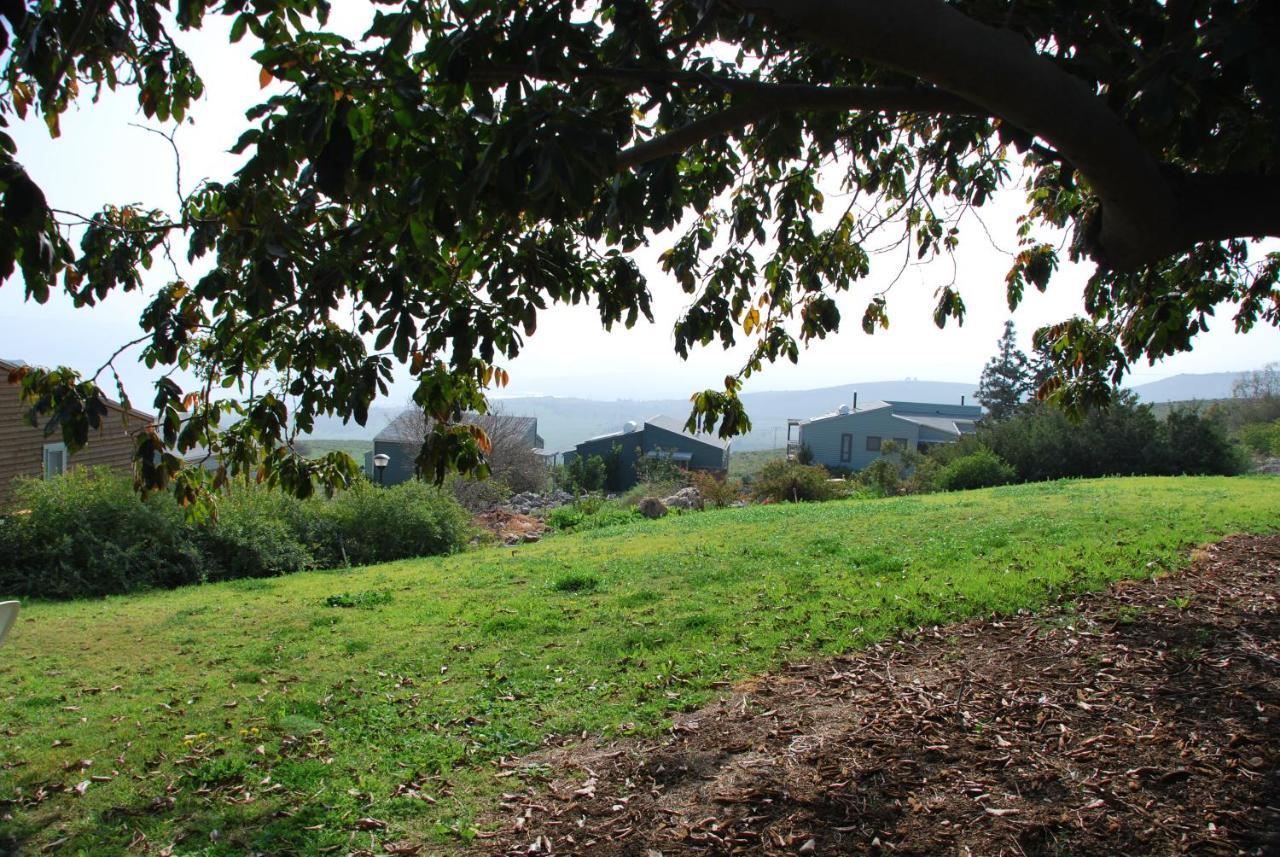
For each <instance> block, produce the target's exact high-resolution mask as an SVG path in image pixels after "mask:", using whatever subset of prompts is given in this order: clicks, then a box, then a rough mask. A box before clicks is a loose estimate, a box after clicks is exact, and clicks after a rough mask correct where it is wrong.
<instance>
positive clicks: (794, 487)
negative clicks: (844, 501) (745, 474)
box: [751, 461, 836, 503]
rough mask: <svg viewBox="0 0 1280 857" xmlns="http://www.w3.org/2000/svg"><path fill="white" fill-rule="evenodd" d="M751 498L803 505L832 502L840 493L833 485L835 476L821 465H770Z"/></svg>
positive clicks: (753, 484) (762, 472)
mask: <svg viewBox="0 0 1280 857" xmlns="http://www.w3.org/2000/svg"><path fill="white" fill-rule="evenodd" d="M751 494H752V496H754V497H755V498H756V499H757V500H768V501H771V502H778V503H800V502H803V501H807V500H831V499H833V498H834V497H835V496H836V489H835V486H833V485H832V483H831V474H830V473H828V472H827V469H826V468H825V467H823V466H822V465H821V464H800V463H799V462H795V461H770V462H769V463H768V464H766V465H765V466H764V467H763V468H761V470H760V473H759V475H757V476H756V478H755V479H753V480H752V481H751Z"/></svg>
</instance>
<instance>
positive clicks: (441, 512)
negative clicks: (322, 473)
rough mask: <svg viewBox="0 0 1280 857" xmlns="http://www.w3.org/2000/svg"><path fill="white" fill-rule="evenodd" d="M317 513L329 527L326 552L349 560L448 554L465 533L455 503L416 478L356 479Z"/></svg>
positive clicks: (465, 525) (466, 527)
mask: <svg viewBox="0 0 1280 857" xmlns="http://www.w3.org/2000/svg"><path fill="white" fill-rule="evenodd" d="M313 502H319V503H323V501H320V500H316V501H313ZM321 514H322V515H323V516H324V517H325V518H327V519H328V520H329V522H330V524H331V527H332V529H331V533H332V538H333V539H334V540H335V543H334V544H333V545H332V546H331V547H330V551H331V552H332V553H336V554H337V555H338V556H340V557H341V559H342V561H343V562H345V563H348V564H350V565H368V564H370V563H375V562H389V561H391V560H396V559H405V558H407V557H416V556H434V555H436V554H447V553H453V552H454V551H456V550H458V549H459V548H460V547H461V546H462V545H464V544H465V543H466V541H467V538H468V537H469V535H470V519H469V517H468V515H467V513H466V512H465V511H464V510H463V508H462V507H461V506H459V505H458V502H457V501H456V500H454V499H453V497H452V496H451V495H449V494H448V493H447V492H445V491H441V490H439V489H437V488H434V487H432V486H429V485H427V484H426V483H423V482H417V481H412V482H405V483H402V484H400V485H395V486H392V487H390V488H378V487H375V486H373V485H371V484H369V483H368V482H360V483H357V484H356V485H354V486H352V487H351V488H349V489H348V490H346V491H343V492H342V493H341V494H338V495H337V496H335V497H334V498H333V499H332V500H331V501H329V502H327V503H323V505H322V506H321Z"/></svg>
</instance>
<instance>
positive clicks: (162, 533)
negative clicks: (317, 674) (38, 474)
mask: <svg viewBox="0 0 1280 857" xmlns="http://www.w3.org/2000/svg"><path fill="white" fill-rule="evenodd" d="M17 505H18V507H19V508H22V509H23V510H24V511H23V512H22V513H19V514H14V515H10V516H7V517H0V594H4V595H24V596H35V597H41V598H76V597H83V596H95V595H110V594H115V593H123V592H133V591H137V590H141V589H150V588H156V587H173V586H181V585H184V584H189V583H201V582H205V581H215V580H230V579H235V578H243V577H270V576H275V575H280V574H287V573H289V572H294V571H301V570H304V569H309V568H337V567H343V566H347V565H366V564H369V563H375V562H384V561H387V560H393V559H403V558H406V557H415V556H431V555H435V554H447V553H452V552H453V551H455V550H458V549H459V548H460V547H462V545H464V544H465V543H466V540H467V538H468V536H469V535H470V530H469V520H468V518H467V516H466V515H465V514H464V513H463V512H462V510H461V509H460V508H459V507H458V505H457V504H456V503H455V502H453V500H452V498H450V497H449V496H448V494H446V493H442V492H440V491H438V490H436V489H434V488H431V487H429V486H427V485H424V484H422V483H420V482H412V483H406V484H404V485H398V486H395V487H393V488H387V489H379V488H375V487H373V486H372V485H369V484H368V483H367V482H360V483H357V484H356V485H354V486H353V487H352V488H351V490H348V491H345V492H343V493H342V494H341V495H339V496H338V497H336V498H334V499H333V500H324V499H321V498H312V499H310V500H298V499H297V498H293V497H290V496H287V495H285V494H283V493H281V492H279V491H265V490H261V489H256V488H254V487H252V486H248V485H238V486H236V490H233V491H232V492H231V493H229V494H228V495H226V496H224V497H222V498H221V499H220V504H219V506H220V508H219V515H218V517H217V520H216V521H206V522H202V523H197V522H191V521H189V520H188V518H187V516H186V515H184V513H183V511H182V509H181V508H179V506H178V504H177V503H176V502H175V501H174V499H173V497H171V496H169V495H167V494H156V495H152V496H150V497H147V498H146V499H145V500H144V499H142V498H140V497H138V495H137V494H136V493H135V492H134V491H133V488H132V486H131V484H130V482H129V479H128V478H127V477H124V476H121V475H119V474H117V473H114V472H112V471H109V470H93V469H76V470H72V471H69V472H68V473H66V474H64V475H63V476H60V477H58V478H57V479H52V480H48V481H39V480H31V481H26V482H22V483H20V485H19V489H18V504H17Z"/></svg>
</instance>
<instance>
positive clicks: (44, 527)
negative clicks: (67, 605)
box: [0, 468, 204, 598]
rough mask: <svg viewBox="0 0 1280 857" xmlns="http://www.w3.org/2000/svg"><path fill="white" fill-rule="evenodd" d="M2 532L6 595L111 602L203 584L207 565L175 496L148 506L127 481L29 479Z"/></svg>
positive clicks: (1, 584) (92, 471) (96, 472)
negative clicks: (125, 595) (117, 596)
mask: <svg viewBox="0 0 1280 857" xmlns="http://www.w3.org/2000/svg"><path fill="white" fill-rule="evenodd" d="M17 506H18V508H21V509H24V510H27V511H26V512H25V513H24V514H20V515H14V516H12V517H11V518H10V519H9V521H8V522H7V523H6V525H5V526H4V527H3V529H4V531H5V533H6V535H5V536H4V539H5V541H6V542H8V543H9V544H8V546H7V547H8V548H9V549H6V550H5V551H3V552H0V592H4V593H6V594H12V595H28V596H39V597H46V598H72V597H77V596H85V595H109V594H114V593H120V592H129V591H132V590H135V589H145V588H149V587H155V586H178V585H181V584H184V583H194V582H197V581H199V580H201V579H202V577H203V573H204V567H203V560H202V557H201V554H200V552H199V550H198V549H197V548H196V546H195V545H194V544H193V540H192V539H191V533H190V530H189V528H188V526H187V524H186V523H185V520H184V517H183V513H182V510H181V509H179V508H178V505H177V503H175V502H174V500H173V498H172V496H171V495H168V494H155V495H152V496H151V497H150V498H148V499H147V500H145V501H144V500H142V499H141V498H140V497H139V496H138V495H137V494H136V493H135V492H134V490H133V485H132V483H131V481H130V479H129V478H128V477H127V476H124V475H123V474H120V473H116V472H113V471H111V470H106V469H101V468H77V469H75V470H72V471H69V472H68V473H65V474H63V475H62V476H60V477H58V478H57V479H50V480H47V481H45V480H35V479H32V480H22V481H20V482H19V483H18V486H17Z"/></svg>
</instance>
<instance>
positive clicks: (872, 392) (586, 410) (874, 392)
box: [311, 372, 1244, 452]
mask: <svg viewBox="0 0 1280 857" xmlns="http://www.w3.org/2000/svg"><path fill="white" fill-rule="evenodd" d="M1242 374H1244V373H1243V372H1213V373H1208V374H1202V375H1192V374H1183V375H1174V376H1173V377H1171V378H1165V379H1162V380H1160V381H1152V382H1150V383H1147V384H1138V385H1137V386H1135V387H1133V388H1132V389H1133V391H1134V392H1135V393H1137V394H1138V396H1139V398H1141V399H1142V401H1144V402H1152V403H1159V402H1185V401H1191V400H1198V401H1202V402H1207V401H1209V400H1213V399H1226V398H1230V397H1231V388H1232V386H1233V385H1234V384H1235V381H1236V379H1237V378H1239V377H1240V376H1241V375H1242ZM977 387H978V385H977V382H976V381H975V382H974V383H972V384H965V383H956V382H950V381H916V380H904V381H871V382H867V383H862V384H842V385H840V386H838V387H821V388H818V389H814V390H778V391H772V392H762V393H744V394H743V396H742V401H743V404H744V405H746V408H747V413H748V414H750V416H751V423H752V427H753V428H752V431H751V432H750V433H749V434H747V435H744V436H742V437H738V438H735V439H734V441H733V448H734V449H735V450H738V451H740V452H746V451H749V450H756V449H773V448H775V447H782V446H785V445H786V440H787V420H788V419H790V418H793V417H798V418H802V419H803V418H807V417H814V416H818V415H819V414H825V413H830V412H831V411H833V410H835V409H836V407H838V406H839V405H844V404H852V403H853V395H854V393H857V394H858V400H859V402H863V403H865V402H870V401H874V400H876V399H895V400H901V401H908V402H945V403H955V404H959V402H960V397H961V396H964V397H966V401H967V402H969V403H973V404H976V400H975V398H974V396H975V391H976V390H977ZM493 405H494V406H495V407H496V408H498V409H500V410H501V411H502V412H503V413H507V414H511V415H513V416H528V417H537V418H538V433H539V434H540V435H542V438H543V440H544V441H545V443H546V448H547V449H548V450H550V451H555V452H562V451H564V450H566V449H572V448H573V446H574V445H576V444H577V443H579V442H580V441H583V440H585V439H586V438H589V437H594V436H596V435H601V434H607V433H608V432H613V431H618V430H619V429H621V428H622V426H623V424H624V423H626V422H627V421H629V420H635V421H637V422H639V421H641V420H644V419H645V418H646V417H652V416H655V415H657V414H665V415H666V416H669V417H676V418H679V419H683V418H685V417H687V416H688V414H689V400H688V399H617V400H614V401H601V400H598V399H580V398H567V397H566V398H561V397H558V396H530V397H526V398H518V399H496V400H493ZM400 410H401V408H398V407H380V408H373V409H371V410H370V412H369V421H368V423H367V424H366V425H364V426H359V425H356V424H355V423H353V422H352V423H343V422H342V421H341V420H338V419H334V418H331V417H330V418H321V419H318V420H316V430H315V431H314V432H312V433H311V437H313V438H324V439H330V440H348V441H354V440H371V439H372V438H373V436H374V435H375V434H377V433H378V432H379V431H381V430H382V428H383V427H384V426H386V424H387V423H389V422H390V421H391V420H392V419H393V418H394V417H395V416H396V414H398V413H399V412H400Z"/></svg>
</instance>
